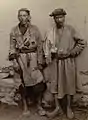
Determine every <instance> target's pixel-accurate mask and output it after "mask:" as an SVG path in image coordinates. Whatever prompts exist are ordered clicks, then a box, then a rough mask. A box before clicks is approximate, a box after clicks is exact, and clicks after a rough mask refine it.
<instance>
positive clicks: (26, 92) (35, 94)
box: [19, 82, 46, 102]
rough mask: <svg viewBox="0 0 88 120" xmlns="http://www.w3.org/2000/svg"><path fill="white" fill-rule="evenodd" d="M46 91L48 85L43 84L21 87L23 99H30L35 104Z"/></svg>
mask: <svg viewBox="0 0 88 120" xmlns="http://www.w3.org/2000/svg"><path fill="white" fill-rule="evenodd" d="M45 90H46V84H45V83H43V82H41V83H38V84H36V85H34V86H25V87H23V86H22V85H20V86H19V92H20V94H21V97H22V99H28V98H29V99H30V100H31V101H33V102H35V101H36V100H37V99H38V98H39V96H42V95H43V93H44V91H45Z"/></svg>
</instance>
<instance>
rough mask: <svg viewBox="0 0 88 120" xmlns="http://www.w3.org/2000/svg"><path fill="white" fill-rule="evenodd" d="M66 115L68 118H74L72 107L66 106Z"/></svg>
mask: <svg viewBox="0 0 88 120" xmlns="http://www.w3.org/2000/svg"><path fill="white" fill-rule="evenodd" d="M67 117H68V118H69V119H73V118H74V113H73V111H72V109H71V108H69V107H67Z"/></svg>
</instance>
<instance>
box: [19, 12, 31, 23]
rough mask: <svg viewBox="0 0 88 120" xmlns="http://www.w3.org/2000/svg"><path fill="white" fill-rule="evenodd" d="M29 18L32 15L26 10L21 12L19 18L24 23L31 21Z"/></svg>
mask: <svg viewBox="0 0 88 120" xmlns="http://www.w3.org/2000/svg"><path fill="white" fill-rule="evenodd" d="M29 18H30V16H29V15H28V13H27V12H26V11H20V12H19V15H18V19H19V21H20V23H21V24H22V25H25V24H27V22H28V21H29Z"/></svg>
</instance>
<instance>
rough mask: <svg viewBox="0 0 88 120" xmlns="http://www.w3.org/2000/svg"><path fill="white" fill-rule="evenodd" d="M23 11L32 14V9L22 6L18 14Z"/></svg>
mask: <svg viewBox="0 0 88 120" xmlns="http://www.w3.org/2000/svg"><path fill="white" fill-rule="evenodd" d="M21 11H25V12H27V13H28V15H30V10H28V9H27V8H21V9H19V10H18V15H19V13H20V12H21Z"/></svg>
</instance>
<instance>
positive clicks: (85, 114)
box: [0, 104, 88, 120]
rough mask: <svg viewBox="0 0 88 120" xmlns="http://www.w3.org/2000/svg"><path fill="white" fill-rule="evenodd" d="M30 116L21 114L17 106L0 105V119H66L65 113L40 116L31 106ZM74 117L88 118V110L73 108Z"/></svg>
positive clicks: (84, 119) (87, 119)
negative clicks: (53, 115)
mask: <svg viewBox="0 0 88 120" xmlns="http://www.w3.org/2000/svg"><path fill="white" fill-rule="evenodd" d="M30 110H31V115H30V116H22V109H21V108H19V107H18V106H9V105H7V104H1V105H0V120H68V119H67V118H66V115H58V116H56V117H55V118H47V117H40V116H39V115H38V113H37V109H36V108H34V107H31V109H30ZM74 113H75V118H74V119H73V120H88V110H87V109H82V108H77V107H75V108H74Z"/></svg>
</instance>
